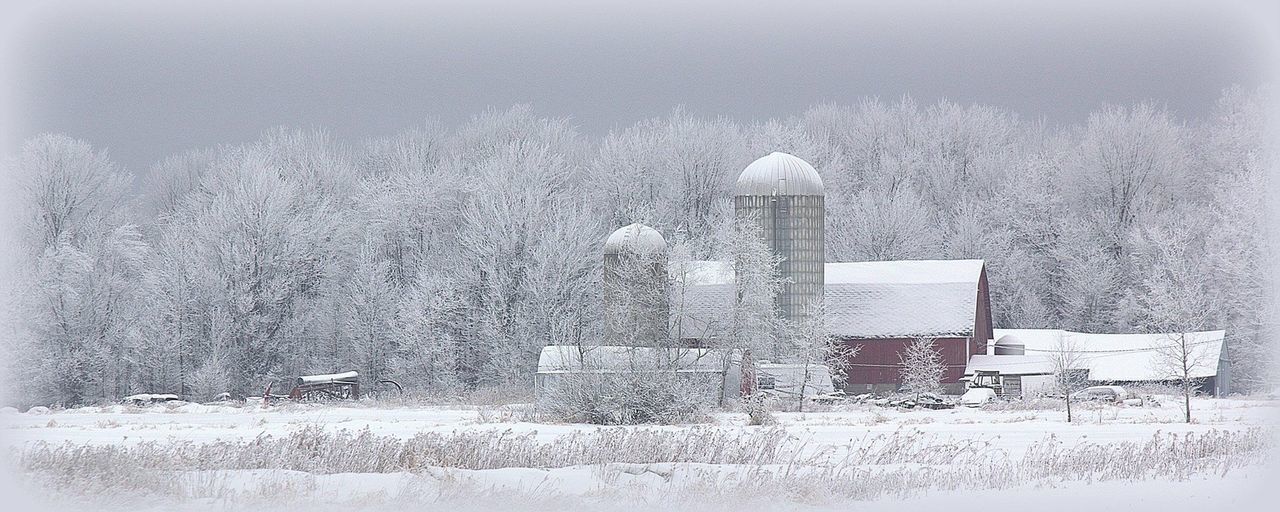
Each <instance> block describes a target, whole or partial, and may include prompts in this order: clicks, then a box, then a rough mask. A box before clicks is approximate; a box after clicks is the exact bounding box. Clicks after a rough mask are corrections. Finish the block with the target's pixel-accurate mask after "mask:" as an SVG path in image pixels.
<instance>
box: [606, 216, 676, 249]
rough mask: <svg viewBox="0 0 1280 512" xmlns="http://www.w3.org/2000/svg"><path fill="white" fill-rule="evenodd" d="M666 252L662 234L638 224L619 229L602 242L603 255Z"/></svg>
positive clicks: (665, 242)
mask: <svg viewBox="0 0 1280 512" xmlns="http://www.w3.org/2000/svg"><path fill="white" fill-rule="evenodd" d="M666 250H667V240H666V239H665V238H662V233H659V232H658V230H656V229H653V228H651V227H649V226H646V225H644V224H640V223H635V224H630V225H627V226H623V227H620V228H618V229H617V230H616V231H614V232H613V233H610V234H609V238H608V239H606V240H605V241H604V253H605V254H621V253H622V252H623V251H626V252H629V253H634V254H656V253H661V252H664V251H666Z"/></svg>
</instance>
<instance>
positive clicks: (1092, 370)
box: [965, 329, 1226, 381]
mask: <svg viewBox="0 0 1280 512" xmlns="http://www.w3.org/2000/svg"><path fill="white" fill-rule="evenodd" d="M1009 335H1012V336H1014V337H1016V338H1017V339H1018V340H1020V341H1021V342H1022V343H1023V344H1024V345H1025V346H1026V351H1027V353H1026V355H1025V356H974V358H973V359H978V358H981V359H978V361H979V362H981V363H983V364H986V363H987V362H989V361H988V359H991V360H992V361H1003V362H1005V363H1009V364H1020V363H1019V360H1021V359H1025V360H1028V361H1030V360H1034V359H1041V360H1044V361H1048V360H1049V359H1050V358H1051V357H1052V355H1053V354H1054V353H1055V352H1057V351H1059V350H1062V348H1063V347H1064V346H1065V347H1071V349H1072V350H1074V351H1076V352H1078V353H1079V358H1080V361H1081V366H1084V367H1085V368H1087V369H1088V370H1089V380H1092V381H1159V380H1171V379H1173V378H1174V377H1175V376H1174V375H1172V374H1171V373H1170V372H1169V371H1168V370H1167V369H1166V368H1164V367H1165V366H1167V365H1166V364H1164V362H1163V361H1162V360H1164V359H1167V358H1166V357H1164V356H1163V354H1164V353H1165V352H1166V351H1167V350H1168V348H1169V347H1171V346H1173V345H1174V344H1177V343H1179V342H1180V339H1181V336H1184V335H1182V334H1178V333H1154V334H1095V333H1082V332H1072V331H1065V330H1061V329H996V330H995V337H996V339H1000V338H1002V337H1004V336H1009ZM1185 336H1186V337H1187V345H1188V346H1189V347H1190V348H1189V353H1190V356H1191V357H1190V358H1189V359H1191V360H1194V361H1196V362H1197V364H1195V365H1194V366H1193V367H1192V368H1191V371H1190V372H1189V373H1190V375H1191V377H1193V378H1205V377H1213V376H1215V375H1217V374H1218V362H1219V361H1218V360H1219V358H1220V356H1221V355H1222V344H1223V340H1224V338H1225V336H1226V332H1225V331H1201V332H1189V333H1186V334H1185ZM1017 358H1020V359H1017ZM1002 364H1003V363H1002ZM974 369H986V368H978V367H976V366H975V363H974V361H973V360H972V359H971V361H970V368H967V369H966V370H965V371H966V373H968V372H970V371H972V370H974ZM991 369H995V370H998V369H999V368H991ZM1002 373H1013V372H1011V371H1010V372H1004V371H1002Z"/></svg>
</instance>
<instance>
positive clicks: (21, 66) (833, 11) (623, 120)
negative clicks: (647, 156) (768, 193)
mask: <svg viewBox="0 0 1280 512" xmlns="http://www.w3.org/2000/svg"><path fill="white" fill-rule="evenodd" d="M213 3H215V2H190V3H188V2H171V1H170V2H132V3H127V4H125V5H124V6H123V7H122V6H120V5H117V4H116V3H114V2H100V4H103V5H97V6H94V5H88V4H74V3H73V4H61V5H57V6H39V7H36V8H33V9H31V10H30V11H28V12H24V13H23V16H22V17H21V18H20V20H19V21H17V22H14V23H10V25H11V26H10V27H9V28H8V29H7V30H8V31H9V33H8V34H7V35H6V39H5V44H4V51H5V52H6V53H7V55H6V57H7V67H8V69H7V70H6V72H5V80H6V82H7V84H8V85H9V88H10V89H9V94H10V96H9V102H10V107H9V109H8V110H9V112H8V114H7V116H6V118H7V122H8V124H9V126H8V127H7V128H8V129H7V130H6V131H5V132H4V133H3V138H4V139H5V140H4V141H3V142H4V143H5V145H7V146H9V147H10V148H12V147H14V146H13V145H14V144H16V143H17V142H18V141H20V140H21V139H24V138H26V137H29V136H31V135H34V134H37V133H40V132H61V133H66V134H68V135H71V136H74V137H79V138H83V139H86V140H88V141H90V142H92V143H93V144H94V145H95V146H98V147H105V148H108V149H109V151H110V152H111V154H112V155H113V156H114V157H115V159H116V160H117V161H119V162H120V163H122V164H124V165H125V166H126V167H128V168H129V169H130V170H132V171H134V172H136V173H139V174H142V173H143V172H145V170H146V168H147V167H148V166H149V165H150V164H151V163H152V162H154V161H156V160H158V159H160V158H162V157H164V156H167V155H170V154H174V153H177V152H180V151H182V150H185V149H191V148H197V147H206V146H211V145H215V144H219V143H234V142H242V141H246V140H250V139H253V138H254V137H256V135H257V134H258V133H260V132H261V131H262V130H263V129H265V128H269V127H271V126H274V125H280V124H287V125H297V126H314V127H323V128H327V129H329V130H330V131H331V132H332V133H333V134H334V135H336V136H338V137H339V138H341V139H345V140H350V141H358V140H360V139H363V138H366V137H371V136H381V135H387V134H392V133H395V132H397V131H399V130H401V129H403V128H406V127H409V126H412V125H415V124H418V123H420V122H421V121H422V120H423V119H425V118H427V117H429V116H432V117H436V118H439V119H440V120H442V121H443V122H445V123H446V124H447V125H455V124H457V123H460V122H463V121H465V120H466V118H467V117H468V116H470V115H472V114H475V113H477V112H480V111H482V110H483V109H485V108H486V107H489V106H494V107H498V108H505V107H507V106H510V105H512V104H514V103H531V104H533V106H534V108H535V110H537V111H538V112H540V113H542V114H546V115H567V116H571V117H572V118H573V119H574V122H575V123H576V124H577V125H578V126H579V127H580V128H581V130H582V131H584V132H586V133H589V134H601V133H605V132H607V131H608V130H609V129H611V128H613V127H620V126H628V125H630V124H632V123H634V122H635V121H637V120H639V119H642V118H646V117H652V116H660V115H664V114H666V113H667V112H669V111H670V110H671V108H672V107H674V106H676V105H681V104H683V105H685V106H686V107H687V108H688V110H690V111H692V112H694V113H697V114H705V115H719V114H723V115H727V116H731V117H733V118H736V119H739V120H742V121H750V120H759V119H767V118H770V117H779V116H787V115H790V114H796V113H799V112H801V111H802V110H803V109H804V108H806V107H808V106H810V105H813V104H816V103H824V102H838V103H850V102H854V101H856V100H858V99H859V98H860V97H865V96H878V97H880V98H883V99H888V100H895V99H897V98H898V97H900V96H902V95H911V96H913V97H914V98H916V99H917V100H919V101H921V102H931V101H935V100H937V99H940V98H948V99H951V100H955V101H959V102H963V103H985V104H991V105H996V106H1000V107H1004V108H1007V109H1010V110H1012V111H1015V112H1018V113H1019V114H1020V115H1022V116H1023V117H1024V118H1041V117H1043V118H1045V119H1047V120H1048V121H1049V122H1050V123H1074V122H1078V121H1080V120H1082V119H1083V118H1084V117H1085V116H1086V115H1087V113H1088V112H1089V111H1091V110H1093V109H1095V108H1097V107H1098V106H1099V105H1101V104H1103V103H1105V102H1112V103H1131V102H1135V101H1140V100H1145V99H1152V100H1156V101H1159V102H1164V103H1166V104H1167V105H1168V106H1169V107H1170V108H1171V109H1172V110H1174V111H1175V112H1176V113H1177V114H1178V115H1180V116H1184V117H1187V118H1195V117H1199V116H1201V115H1203V114H1204V113H1206V112H1207V111H1208V109H1209V108H1210V107H1211V105H1212V103H1213V101H1214V99H1215V98H1216V97H1217V96H1218V94H1219V92H1220V90H1221V89H1222V88H1223V87H1226V86H1228V85H1230V84H1232V83H1240V84H1242V85H1246V86H1252V85H1256V84H1258V83H1260V82H1263V81H1266V80H1270V79H1271V77H1270V76H1269V73H1271V72H1272V69H1271V64H1272V63H1273V62H1276V61H1277V60H1280V56H1278V55H1277V51H1276V47H1275V41H1274V40H1271V39H1267V38H1268V37H1270V36H1271V34H1270V33H1269V32H1268V30H1269V29H1270V28H1273V27H1274V25H1275V23H1274V21H1272V22H1270V25H1264V24H1263V23H1264V21H1261V20H1260V17H1265V13H1266V11H1259V12H1263V13H1264V15H1260V14H1259V12H1254V11H1251V10H1250V9H1249V8H1247V6H1248V5H1249V4H1241V5H1244V6H1246V7H1239V6H1236V7H1222V6H1221V2H1199V3H1178V5H1160V4H1155V3H1136V4H1135V3H1127V5H1110V4H1112V3H1119V2H1081V1H1075V2H1058V3H1052V4H1051V5H1043V4H1042V3H1041V2H991V1H985V2H910V1H908V2H900V3H895V4H894V5H892V6H891V5H879V4H888V3H889V2H844V3H842V4H843V5H841V4H836V3H833V2H768V3H765V2H760V3H753V4H752V5H750V6H742V5H736V4H737V3H738V2H720V1H714V2H704V3H701V4H700V6H699V7H696V8H695V7H686V6H681V5H680V3H672V2H666V3H664V2H628V4H633V5H627V4H624V3H606V4H601V3H599V2H567V1H555V2H547V3H540V5H537V6H534V5H525V3H513V2H493V1H481V2H474V1H472V2H446V3H435V4H432V5H430V6H423V5H411V4H383V5H381V6H380V7H378V8H368V7H358V4H326V6H325V7H320V6H317V5H312V4H315V3H316V2H308V3H303V2H277V3H275V4H273V6H272V7H270V8H264V7H254V6H251V5H249V4H232V5H228V4H222V3H218V4H219V5H217V6H214V5H207V4H213ZM527 3H528V4H533V2H527ZM107 4H110V6H108V5H107ZM640 4H643V5H640ZM1269 12H1270V13H1275V12H1276V10H1275V9H1271V10H1270V11H1269Z"/></svg>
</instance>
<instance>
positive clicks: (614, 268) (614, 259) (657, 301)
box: [603, 224, 670, 346]
mask: <svg viewBox="0 0 1280 512" xmlns="http://www.w3.org/2000/svg"><path fill="white" fill-rule="evenodd" d="M603 285H604V315H605V335H606V337H607V340H606V342H607V343H608V344H611V345H638V346H658V345H660V344H663V343H664V342H665V341H666V340H667V336H668V332H669V328H668V322H669V321H670V319H669V318H668V314H669V311H670V306H669V297H668V296H667V241H666V239H664V238H663V237H662V234H661V233H658V231H657V230H656V229H653V228H651V227H649V226H646V225H644V224H631V225H629V226H624V227H622V228H619V229H618V230H617V231H614V232H613V234H611V235H609V238H608V239H607V240H606V241H605V243H604V275H603Z"/></svg>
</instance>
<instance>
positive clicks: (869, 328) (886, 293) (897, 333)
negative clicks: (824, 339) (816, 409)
mask: <svg viewBox="0 0 1280 512" xmlns="http://www.w3.org/2000/svg"><path fill="white" fill-rule="evenodd" d="M825 281H826V282H825V286H824V293H823V297H824V302H825V305H826V315H827V325H828V330H829V332H830V333H831V334H832V335H834V336H835V337H837V338H838V339H839V340H840V342H841V343H844V344H846V345H850V346H854V345H856V346H860V347H861V348H860V349H859V352H858V354H857V355H856V356H854V357H853V358H852V360H851V361H849V362H848V363H849V366H850V368H849V370H848V372H847V380H846V382H845V392H847V393H866V392H890V391H895V390H896V389H897V388H898V384H899V382H901V378H900V376H899V375H900V371H901V369H902V365H901V359H900V357H899V354H900V353H901V352H902V350H903V349H904V348H905V347H906V345H907V344H908V343H910V342H911V341H912V340H914V339H917V338H932V339H933V340H934V343H935V347H936V348H937V350H938V351H939V352H940V353H941V355H942V359H943V362H944V364H946V365H947V369H946V372H945V373H944V374H943V379H942V382H943V383H944V385H945V387H947V388H948V390H949V391H951V392H960V391H961V390H963V389H964V386H963V384H962V383H960V380H959V379H960V378H961V377H963V376H964V369H965V365H966V364H967V363H968V361H969V356H971V355H974V354H985V353H986V345H987V340H990V339H991V336H992V329H991V299H990V298H989V296H988V293H987V273H986V267H985V265H984V263H983V261H982V260H945V261H942V260H934V261H874V262H860V263H828V264H827V265H826V279H825Z"/></svg>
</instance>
